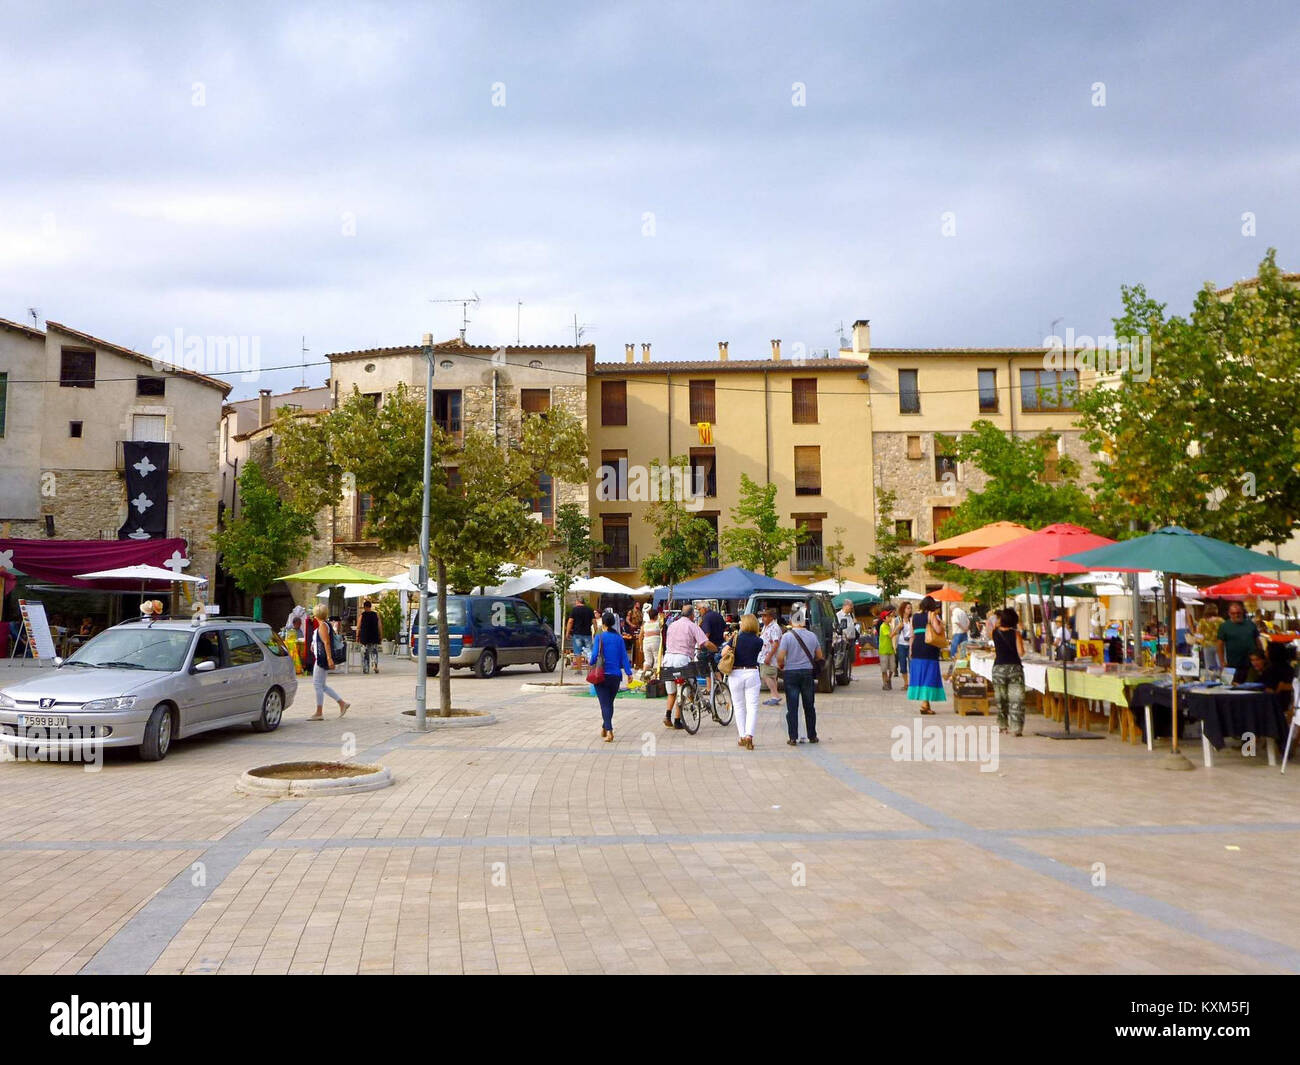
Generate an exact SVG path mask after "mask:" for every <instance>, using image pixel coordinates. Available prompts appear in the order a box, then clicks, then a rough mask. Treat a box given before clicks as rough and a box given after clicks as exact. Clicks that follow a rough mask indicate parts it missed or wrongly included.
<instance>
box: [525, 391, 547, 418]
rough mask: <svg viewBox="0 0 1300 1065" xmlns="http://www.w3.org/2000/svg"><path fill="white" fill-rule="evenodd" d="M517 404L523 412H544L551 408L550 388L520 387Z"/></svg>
mask: <svg viewBox="0 0 1300 1065" xmlns="http://www.w3.org/2000/svg"><path fill="white" fill-rule="evenodd" d="M519 406H520V409H522V410H523V412H524V414H545V413H546V412H547V411H548V410H550V409H551V390H550V389H549V388H521V389H520V390H519Z"/></svg>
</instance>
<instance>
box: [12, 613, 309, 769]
mask: <svg viewBox="0 0 1300 1065" xmlns="http://www.w3.org/2000/svg"><path fill="white" fill-rule="evenodd" d="M297 690H298V680H297V678H296V677H295V675H294V669H293V659H292V658H290V657H289V653H288V651H287V650H286V649H285V648H284V646H283V645H282V644H281V643H280V642H279V640H278V639H277V638H276V637H275V635H274V634H273V633H272V631H271V627H270V626H269V625H266V624H263V623H262V622H259V621H252V620H250V619H247V618H213V619H208V620H207V621H204V622H202V623H198V624H196V623H194V622H190V621H184V620H180V619H174V620H173V619H161V620H157V621H151V620H144V619H140V620H137V621H128V622H124V623H123V624H121V625H115V626H114V627H113V628H111V629H106V630H105V631H104V632H102V633H100V634H99V635H98V636H96V637H95V638H94V639H92V640H90V641H88V642H87V643H85V644H83V645H82V646H81V647H79V648H78V649H77V650H76V652H75V653H74V654H72V655H71V656H69V657H68V658H66V659H63V660H61V662H60V664H59V667H58V668H57V669H55V670H52V671H51V670H44V671H42V672H40V673H37V674H36V675H35V676H32V677H31V678H30V679H29V680H23V681H20V682H19V683H17V684H10V685H8V686H7V687H5V688H4V689H2V690H0V743H4V744H6V745H7V746H9V747H10V748H14V749H17V748H22V749H30V748H32V747H36V746H40V745H41V744H43V743H49V744H60V745H63V744H67V745H70V747H71V748H72V749H74V750H75V749H76V748H77V747H79V746H84V747H90V746H91V745H98V746H101V747H138V748H139V751H140V757H141V758H142V759H144V760H145V761H147V762H156V761H160V760H161V759H163V758H165V757H166V756H167V752H168V751H169V750H170V749H171V745H172V742H173V741H174V740H178V739H184V738H185V737H187V736H193V735H196V734H197V733H200V732H207V731H209V730H210V729H218V728H226V727H228V726H230V725H252V726H253V728H254V730H256V731H257V732H273V731H274V730H275V729H276V728H278V727H279V725H280V719H281V718H282V717H283V715H284V710H285V707H287V706H289V705H290V704H292V703H293V698H294V695H295V694H297Z"/></svg>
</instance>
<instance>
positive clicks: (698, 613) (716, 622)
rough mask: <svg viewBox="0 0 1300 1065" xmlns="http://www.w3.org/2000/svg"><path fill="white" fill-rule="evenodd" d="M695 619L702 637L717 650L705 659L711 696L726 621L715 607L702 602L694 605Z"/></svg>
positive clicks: (725, 629)
mask: <svg viewBox="0 0 1300 1065" xmlns="http://www.w3.org/2000/svg"><path fill="white" fill-rule="evenodd" d="M695 617H696V618H697V619H698V620H699V623H700V628H702V629H703V630H704V635H705V636H707V637H708V638H709V643H711V644H713V646H714V647H716V648H718V650H717V651H715V652H712V653H711V654H709V655H708V657H707V661H708V663H709V681H708V685H707V691H708V692H709V694H710V695H712V694H713V672H714V670H716V669H717V668H718V657H719V655H720V654H721V651H722V644H723V642H724V641H725V640H726V638H727V619H726V618H724V617H723V616H722V613H721V611H719V610H718V608H717V607H715V606H712V605H710V604H709V603H703V602H701V603H696V604H695Z"/></svg>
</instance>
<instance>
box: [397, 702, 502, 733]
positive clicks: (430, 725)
mask: <svg viewBox="0 0 1300 1065" xmlns="http://www.w3.org/2000/svg"><path fill="white" fill-rule="evenodd" d="M453 709H459V707H453ZM462 712H463V711H462ZM424 721H425V725H426V726H427V728H426V731H428V732H435V731H441V730H443V729H451V728H481V727H482V726H484V725H495V724H496V723H497V719H496V716H495V715H494V714H489V713H487V712H486V711H484V712H482V713H480V714H475V715H474V716H472V717H439V716H438V712H437V710H432V709H431V710H429V711H427V716H426V717H425V719H424ZM397 723H398V724H399V725H405V726H406V727H407V728H408V729H410V730H411V731H412V732H416V731H418V730H417V729H416V727H415V711H414V710H403V711H402V712H401V713H400V714H398V715H397Z"/></svg>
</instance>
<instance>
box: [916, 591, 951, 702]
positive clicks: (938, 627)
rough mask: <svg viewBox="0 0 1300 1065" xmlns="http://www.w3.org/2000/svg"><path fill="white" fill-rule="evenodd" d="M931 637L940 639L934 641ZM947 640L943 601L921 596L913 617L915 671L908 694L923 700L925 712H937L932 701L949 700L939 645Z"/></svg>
mask: <svg viewBox="0 0 1300 1065" xmlns="http://www.w3.org/2000/svg"><path fill="white" fill-rule="evenodd" d="M931 640H934V641H936V642H935V643H931V642H930V641H931ZM943 642H944V631H943V619H942V618H941V617H940V616H939V604H938V603H937V602H936V601H935V600H934V598H933V597H932V596H928V595H927V596H926V597H925V598H924V599H922V600H921V608H920V609H919V610H918V611H917V612H916V614H915V616H914V617H913V618H912V672H911V676H910V679H909V681H908V685H907V697H908V698H909V699H911V700H913V701H918V702H920V704H921V713H923V714H933V713H934V710H933V709H931V707H930V704H931V703H932V702H935V703H946V702H947V701H948V695H947V693H946V692H945V691H944V689H943V677H942V676H941V675H940V671H939V649H940V648H941V647H942V646H943Z"/></svg>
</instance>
